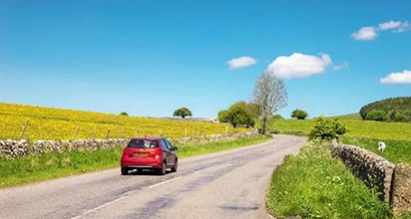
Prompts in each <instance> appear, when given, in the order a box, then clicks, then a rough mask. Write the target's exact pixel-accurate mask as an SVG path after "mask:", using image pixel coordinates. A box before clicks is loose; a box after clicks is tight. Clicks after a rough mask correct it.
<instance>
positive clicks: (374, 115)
mask: <svg viewBox="0 0 411 219" xmlns="http://www.w3.org/2000/svg"><path fill="white" fill-rule="evenodd" d="M365 119H366V120H374V121H379V122H382V121H387V120H388V115H387V113H386V112H385V111H384V110H376V109H373V110H370V111H369V112H367V115H366V117H365Z"/></svg>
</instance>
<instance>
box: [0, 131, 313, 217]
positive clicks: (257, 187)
mask: <svg viewBox="0 0 411 219" xmlns="http://www.w3.org/2000/svg"><path fill="white" fill-rule="evenodd" d="M305 142H306V138H303V137H294V136H286V135H276V136H275V138H274V139H272V140H270V141H269V142H266V143H262V144H257V145H253V146H249V147H245V148H240V149H235V150H231V151H225V152H221V153H215V154H208V155H203V156H198V157H192V158H186V159H181V160H180V162H179V169H178V172H176V173H167V174H166V175H164V176H159V175H155V174H153V173H142V174H138V175H137V174H135V173H132V174H130V175H127V176H122V175H120V168H116V169H111V170H106V171H100V172H96V173H90V174H84V175H80V176H73V177H66V178H62V179H57V180H52V181H47V182H42V183H36V184H31V185H26V186H22V187H16V188H12V189H3V190H0V218H1V219H9V218H13V219H14V218H19V219H20V218H25V219H28V218H42V219H48V218H59V219H62V218H68V219H78V218H136V219H146V218H150V219H151V218H152V219H155V218H173V219H174V218H175V219H184V218H189V219H193V218H206V219H208V218H214V219H219V218H224V219H227V218H236V219H240V218H247V219H251V218H258V219H260V218H262V219H264V218H270V216H269V215H268V214H267V213H266V208H265V194H266V189H267V188H268V185H269V180H270V176H271V174H272V171H273V169H274V168H275V167H276V165H277V164H279V163H281V162H282V159H283V157H284V155H286V154H290V153H292V154H296V153H297V152H298V151H299V149H300V147H301V146H303V145H304V144H305Z"/></svg>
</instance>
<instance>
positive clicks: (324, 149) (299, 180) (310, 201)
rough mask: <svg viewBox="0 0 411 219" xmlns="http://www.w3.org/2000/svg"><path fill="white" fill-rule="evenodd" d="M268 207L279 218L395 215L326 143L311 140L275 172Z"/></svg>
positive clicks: (380, 218) (386, 216)
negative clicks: (331, 153)
mask: <svg viewBox="0 0 411 219" xmlns="http://www.w3.org/2000/svg"><path fill="white" fill-rule="evenodd" d="M267 208H268V211H269V212H270V213H272V214H273V215H275V216H276V217H279V218H282V217H287V216H300V217H302V218H333V219H334V218H335V219H337V218H344V219H345V218H356V219H363V218H364V219H365V218H367V219H368V218H369V219H373V218H379V219H385V218H393V214H392V212H391V210H390V208H389V206H388V205H386V204H384V203H382V202H380V201H379V200H378V198H377V196H376V194H374V193H373V192H372V190H369V189H368V188H367V187H366V186H365V185H364V183H362V182H361V181H360V180H359V179H357V178H355V177H354V176H353V175H352V174H351V172H349V170H348V169H346V167H345V166H344V164H343V163H342V162H340V161H338V160H336V159H333V158H332V157H331V155H330V153H329V148H328V146H327V145H325V144H320V143H318V142H317V143H314V142H310V143H308V144H307V145H306V146H305V147H303V148H302V149H301V151H300V153H299V154H297V155H296V156H292V155H288V156H286V157H285V158H284V162H283V164H281V165H279V166H277V168H276V170H275V171H274V172H273V174H272V178H271V185H270V189H269V191H268V199H267Z"/></svg>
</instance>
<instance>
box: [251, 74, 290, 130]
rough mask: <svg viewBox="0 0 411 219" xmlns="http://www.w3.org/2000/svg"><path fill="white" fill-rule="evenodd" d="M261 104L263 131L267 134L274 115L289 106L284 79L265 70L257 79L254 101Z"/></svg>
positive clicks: (253, 95)
mask: <svg viewBox="0 0 411 219" xmlns="http://www.w3.org/2000/svg"><path fill="white" fill-rule="evenodd" d="M251 102H253V103H256V104H258V105H259V106H260V120H261V126H262V127H261V131H262V133H263V134H265V132H266V130H267V127H268V123H269V121H270V118H271V117H272V115H273V114H274V113H275V112H276V111H278V110H279V109H281V108H283V107H286V106H287V90H286V87H285V85H284V81H283V79H280V78H279V77H277V76H275V75H273V74H271V72H269V71H266V72H263V73H262V74H261V75H260V76H259V77H258V78H257V80H256V82H255V85H254V90H253V94H252V101H251Z"/></svg>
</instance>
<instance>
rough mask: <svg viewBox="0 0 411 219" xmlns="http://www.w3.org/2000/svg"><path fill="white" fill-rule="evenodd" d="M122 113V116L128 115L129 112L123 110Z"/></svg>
mask: <svg viewBox="0 0 411 219" xmlns="http://www.w3.org/2000/svg"><path fill="white" fill-rule="evenodd" d="M120 115H122V116H128V114H127V112H121V113H120Z"/></svg>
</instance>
